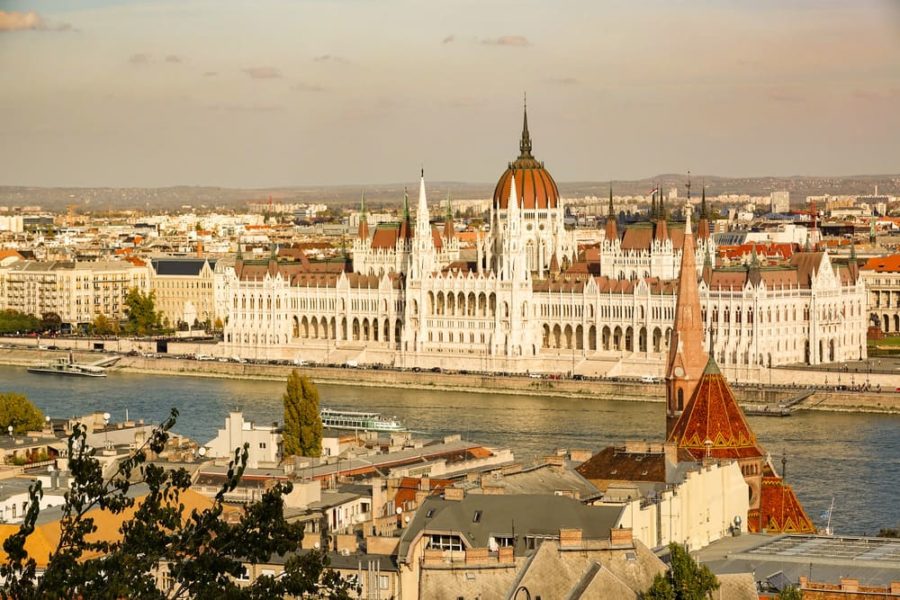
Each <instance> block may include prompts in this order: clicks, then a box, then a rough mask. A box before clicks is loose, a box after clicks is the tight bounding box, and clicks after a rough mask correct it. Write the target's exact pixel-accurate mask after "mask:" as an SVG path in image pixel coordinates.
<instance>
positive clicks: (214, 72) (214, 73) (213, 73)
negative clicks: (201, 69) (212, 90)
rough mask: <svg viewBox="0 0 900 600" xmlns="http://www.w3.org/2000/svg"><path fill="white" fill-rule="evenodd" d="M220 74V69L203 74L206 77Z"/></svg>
mask: <svg viewBox="0 0 900 600" xmlns="http://www.w3.org/2000/svg"><path fill="white" fill-rule="evenodd" d="M218 74H219V72H218V71H207V72H206V73H204V74H203V76H204V77H216V76H217V75H218Z"/></svg>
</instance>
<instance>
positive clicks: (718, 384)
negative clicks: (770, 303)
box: [669, 356, 765, 460]
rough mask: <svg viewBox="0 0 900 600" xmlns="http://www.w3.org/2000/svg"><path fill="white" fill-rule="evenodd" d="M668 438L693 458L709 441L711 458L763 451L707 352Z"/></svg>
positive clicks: (756, 454) (749, 455) (700, 455)
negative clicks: (694, 385) (688, 398)
mask: <svg viewBox="0 0 900 600" xmlns="http://www.w3.org/2000/svg"><path fill="white" fill-rule="evenodd" d="M669 441H673V442H677V443H678V447H679V448H683V449H685V450H687V451H688V452H690V453H691V455H693V457H694V458H695V459H697V460H700V459H703V458H704V457H705V456H706V453H707V441H709V442H712V443H711V444H709V449H708V451H709V456H711V457H713V458H735V459H736V458H752V457H760V456H764V455H765V453H764V452H763V451H762V449H761V448H760V447H759V444H757V442H756V434H754V433H753V430H752V429H750V424H749V423H748V422H747V417H746V416H744V411H743V410H741V407H740V406H739V405H738V403H737V400H736V399H735V397H734V393H733V392H732V391H731V386H729V385H728V382H727V381H726V380H725V377H724V376H722V373H721V371H719V367H718V365H716V362H715V359H714V358H713V357H712V356H710V358H709V361H708V362H707V363H706V369H705V370H704V371H703V376H702V377H701V379H700V383H699V384H698V385H697V388H696V389H695V390H694V393H693V395H692V396H691V399H690V400H689V401H688V403H687V406H685V408H684V412H683V413H682V415H681V417H679V419H678V422H677V423H676V424H675V427H674V428H673V429H672V433H671V435H670V436H669Z"/></svg>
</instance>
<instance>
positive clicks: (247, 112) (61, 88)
mask: <svg viewBox="0 0 900 600" xmlns="http://www.w3.org/2000/svg"><path fill="white" fill-rule="evenodd" d="M0 11H2V12H0V110H2V121H0V184H8V185H20V184H22V185H85V186H100V185H110V186H158V185H175V184H199V185H223V186H279V185H290V184H338V183H352V184H360V183H386V182H395V181H408V180H411V179H414V178H415V174H416V173H417V172H418V169H419V165H420V164H424V165H425V169H426V175H427V176H428V178H429V179H431V180H434V181H437V180H444V181H485V182H487V181H494V180H496V178H497V177H498V176H499V175H500V173H501V172H502V171H503V169H504V168H505V166H506V163H507V162H508V161H509V160H512V159H514V158H515V155H516V154H517V152H518V149H517V142H518V136H519V131H520V127H521V104H522V93H523V91H526V90H527V92H528V106H529V122H530V126H531V133H532V137H533V139H534V153H535V155H536V156H537V158H539V159H541V160H544V161H545V162H546V164H547V166H548V168H550V170H551V172H552V173H553V174H554V176H555V177H556V179H557V180H558V181H574V180H605V179H608V178H617V179H626V178H628V179H631V178H639V177H644V176H650V175H654V174H657V173H663V172H684V171H687V170H689V169H690V170H691V171H693V172H695V173H705V174H718V175H770V174H771V175H793V174H814V175H832V174H833V175H838V174H861V173H889V172H890V173H896V172H900V2H897V1H896V0H841V1H832V0H809V1H796V2H791V1H789V0H783V1H781V0H745V1H740V2H738V1H734V2H731V1H726V0H715V1H713V0H709V1H704V0H690V1H688V0H685V1H678V0H641V1H639V2H637V1H634V0H621V1H614V2H610V1H599V0H246V1H230V0H172V1H156V2H150V1H113V0H85V1H78V0H43V1H25V0H21V1H19V0H0Z"/></svg>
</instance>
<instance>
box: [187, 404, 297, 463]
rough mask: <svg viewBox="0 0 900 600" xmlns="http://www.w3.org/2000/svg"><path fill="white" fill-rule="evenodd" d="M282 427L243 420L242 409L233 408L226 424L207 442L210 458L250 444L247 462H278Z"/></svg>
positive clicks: (207, 453)
mask: <svg viewBox="0 0 900 600" xmlns="http://www.w3.org/2000/svg"><path fill="white" fill-rule="evenodd" d="M281 431H282V429H281V428H280V427H279V426H278V424H277V423H273V424H272V425H256V424H255V423H254V422H253V421H246V420H244V414H243V413H242V412H240V411H231V412H229V413H228V416H227V417H225V427H224V428H222V429H219V433H218V435H216V437H215V438H213V439H212V440H210V441H209V442H207V443H206V446H205V448H206V455H207V456H208V457H210V458H230V457H233V456H234V451H235V449H237V448H243V446H244V444H247V466H248V467H249V468H252V469H256V468H258V467H260V466H276V465H278V464H279V463H280V462H281V457H282V440H281Z"/></svg>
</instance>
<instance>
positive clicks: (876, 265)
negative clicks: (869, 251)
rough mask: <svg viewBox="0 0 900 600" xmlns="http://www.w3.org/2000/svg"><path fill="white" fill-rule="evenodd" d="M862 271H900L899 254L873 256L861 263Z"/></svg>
mask: <svg viewBox="0 0 900 600" xmlns="http://www.w3.org/2000/svg"><path fill="white" fill-rule="evenodd" d="M863 271H875V272H876V273H900V254H891V255H890V256H874V257H872V258H870V259H869V260H867V261H866V264H864V265H863Z"/></svg>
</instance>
